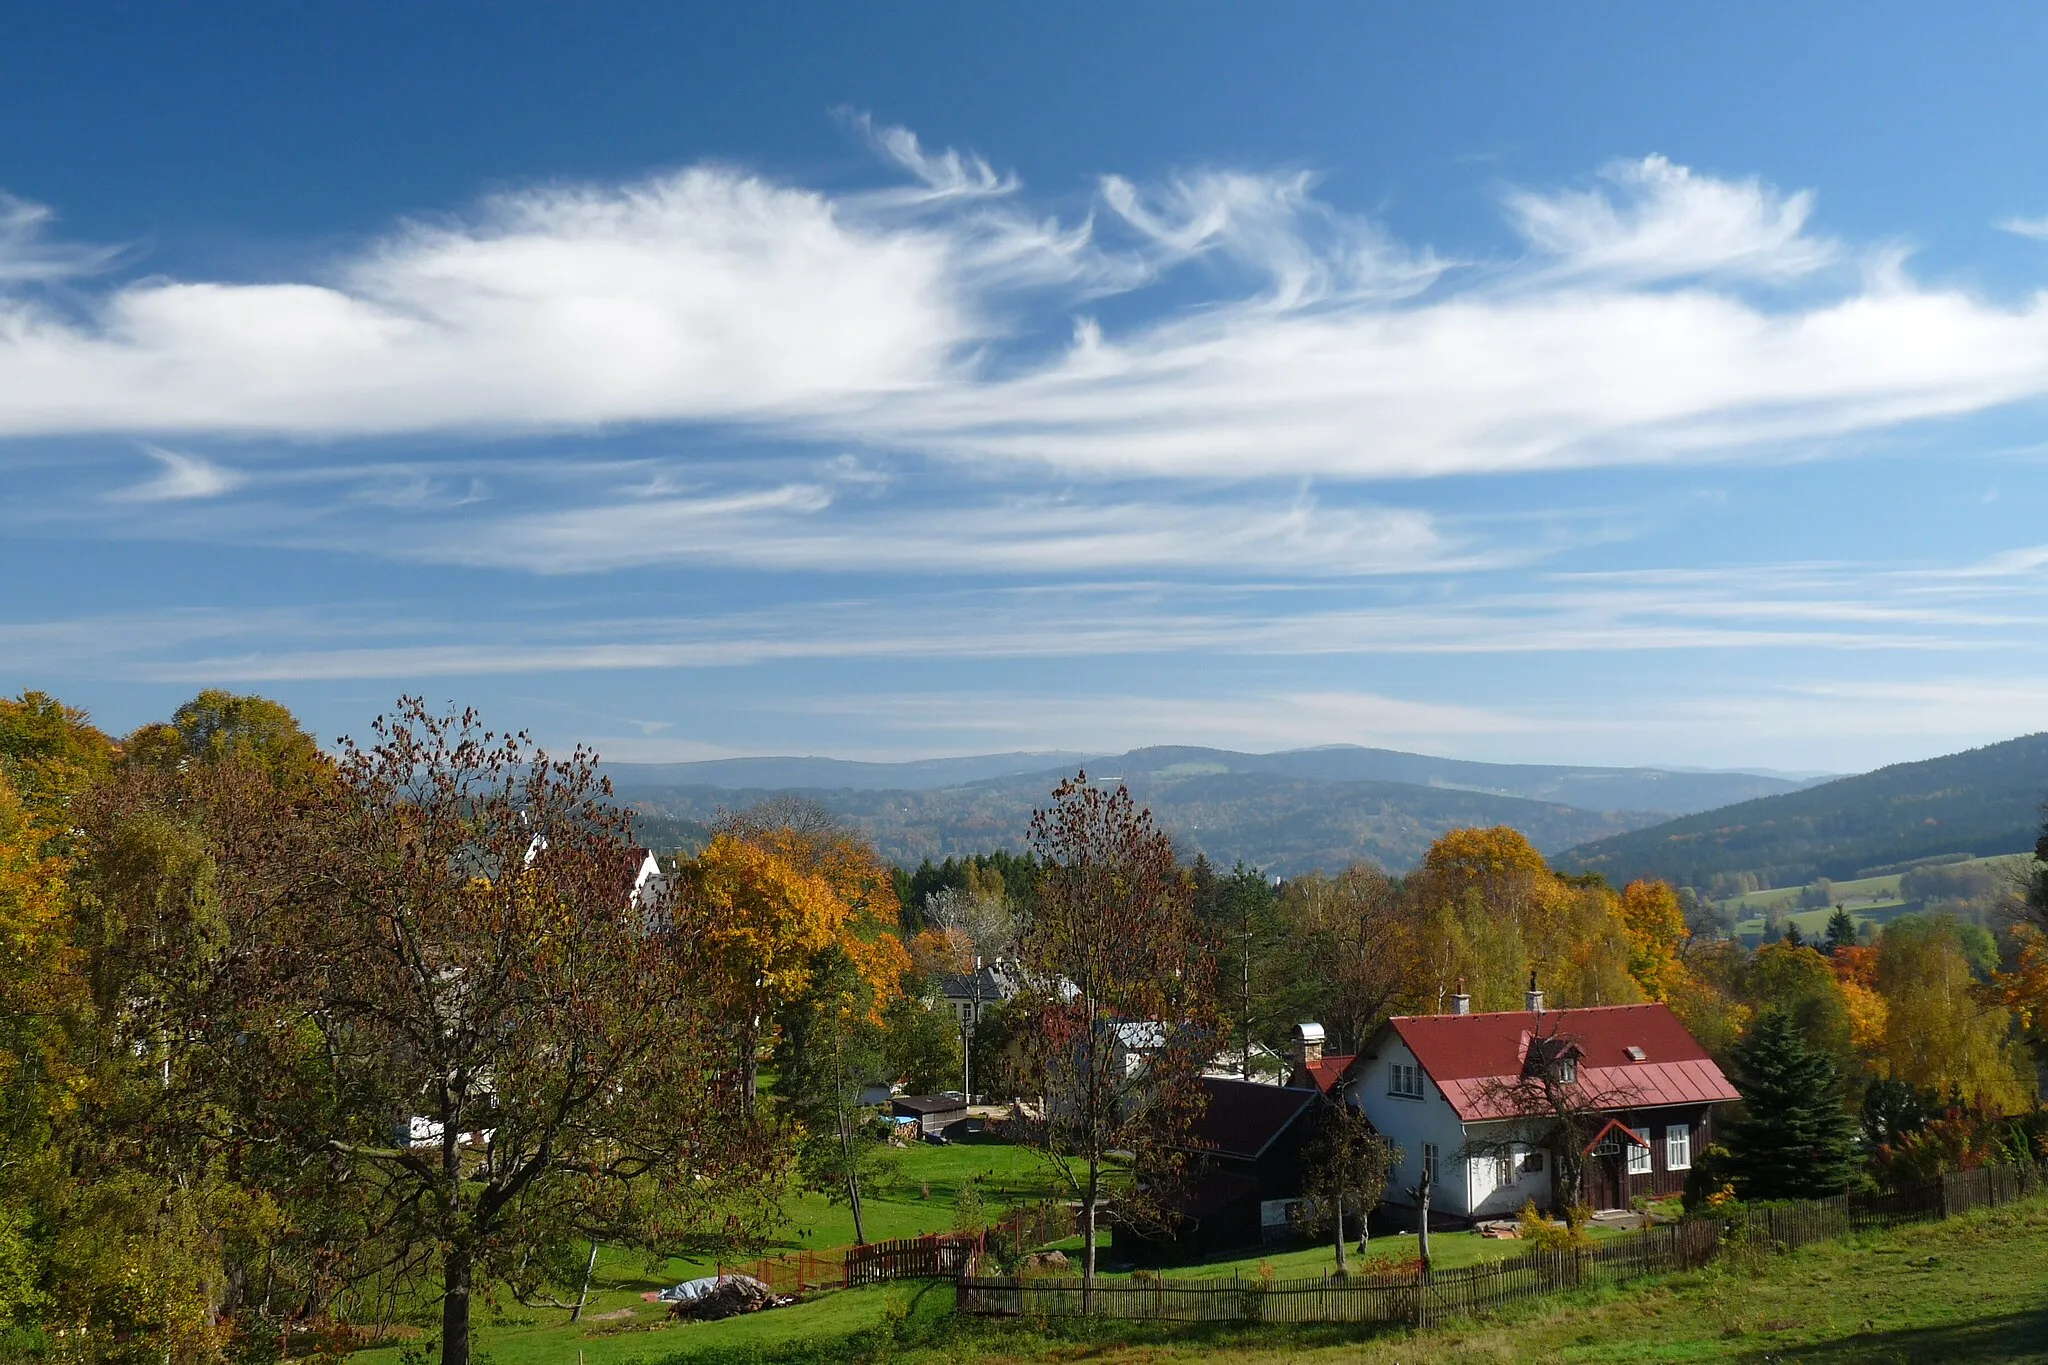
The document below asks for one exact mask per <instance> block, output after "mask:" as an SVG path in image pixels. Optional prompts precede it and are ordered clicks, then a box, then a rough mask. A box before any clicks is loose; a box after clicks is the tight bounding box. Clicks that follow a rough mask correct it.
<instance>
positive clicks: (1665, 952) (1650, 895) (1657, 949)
mask: <svg viewBox="0 0 2048 1365" xmlns="http://www.w3.org/2000/svg"><path fill="white" fill-rule="evenodd" d="M1620 909H1621V923H1622V928H1623V930H1624V931H1625V932H1626V933H1627V934H1628V973H1629V975H1630V976H1632V977H1634V978H1635V981H1636V985H1638V986H1640V987H1641V988H1642V991H1643V994H1644V995H1646V996H1648V997H1649V998H1650V999H1652V1000H1669V999H1670V998H1671V997H1672V995H1673V993H1674V992H1676V991H1678V990H1680V989H1681V987H1682V982H1681V978H1682V977H1683V976H1684V974H1685V964H1684V963H1683V962H1681V961H1680V960H1679V956H1678V954H1679V951H1680V950H1681V949H1682V948H1684V947H1685V941H1686V938H1687V937H1688V935H1687V933H1686V928H1685V912H1684V911H1682V910H1680V909H1679V907H1678V893H1677V892H1676V891H1673V890H1672V889H1671V885H1670V883H1668V882H1653V881H1633V882H1630V883H1629V884H1628V885H1627V886H1626V887H1624V888H1622V892H1621V906H1620Z"/></svg>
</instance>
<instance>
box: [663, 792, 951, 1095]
mask: <svg viewBox="0 0 2048 1365" xmlns="http://www.w3.org/2000/svg"><path fill="white" fill-rule="evenodd" d="M771 818H772V817H771ZM675 881H676V885H675V896H674V904H675V906H676V913H677V914H679V915H683V916H686V917H688V918H689V920H690V921H691V922H692V923H693V924H695V925H696V926H697V927H698V930H699V932H700V933H701V935H702V942H703V943H704V944H705V945H706V946H707V947H708V949H709V950H710V955H711V961H712V963H713V964H714V972H713V979H712V981H711V982H710V984H711V986H712V988H713V989H714V990H715V991H716V992H717V993H718V994H719V995H720V996H721V998H722V1000H723V1002H724V1004H725V1005H726V1006H727V1008H728V1011H729V1013H728V1022H729V1024H730V1026H731V1027H732V1029H733V1031H734V1035H735V1043H736V1045H737V1047H738V1049H739V1052H740V1062H741V1065H742V1067H743V1069H744V1071H745V1074H746V1077H747V1090H748V1094H749V1095H750V1096H751V1095H752V1093H753V1090H754V1084H755V1076H756V1070H757V1058H758V1056H759V1053H760V1048H761V1044H762V1042H763V1030H764V1028H765V1027H766V1024H767V1021H768V1019H769V1018H770V1017H771V1016H772V1015H773V1013H774V1011H775V1009H776V1007H777V1006H779V1005H781V1004H783V1003H786V1002H788V1001H791V1000H794V999H796V998H798V997H799V996H801V995H802V994H803V993H804V992H805V991H807V990H808V989H809V988H810V987H811V984H812V978H813V975H814V972H815V970H816V968H817V964H818V962H819V961H820V959H821V957H822V956H823V955H824V954H825V953H826V952H828V951H829V950H833V949H836V950H838V951H839V952H840V953H842V954H844V956H845V959H846V961H847V962H848V963H849V964H850V965H851V966H852V968H853V971H854V973H855V975H856V977H857V978H858V981H859V983H860V985H861V986H862V987H863V988H864V989H863V990H862V992H861V993H862V994H863V995H864V996H865V998H866V1001H867V1004H868V1008H869V1009H870V1010H871V1011H872V1013H873V1018H874V1022H876V1023H879V1022H880V1012H881V1010H882V1009H884V1008H885V1007H886V1006H887V1005H888V1003H889V1002H890V1001H892V1000H894V999H895V998H896V997H897V996H898V995H899V994H900V993H901V990H902V979H903V975H904V973H905V972H907V971H909V970H910V965H911V964H910V956H909V954H908V953H906V952H905V951H904V947H903V943H902V941H901V940H900V939H898V938H897V937H896V935H895V933H894V932H893V930H894V927H895V924H896V919H897V905H896V892H895V887H894V885H893V883H892V881H891V879H890V877H889V874H888V869H886V868H885V867H883V866H882V863H881V860H880V858H879V857H877V856H876V854H875V852H874V850H873V849H872V848H871V847H869V846H868V845H866V844H864V843H862V842H861V841H860V840H859V839H857V838H856V837H854V836H853V835H852V834H850V833H848V832H846V831H843V830H839V829H837V828H834V827H829V826H821V825H819V824H817V823H815V822H807V823H797V822H794V821H792V822H787V823H770V822H769V819H767V818H753V819H750V818H748V817H745V816H742V817H739V818H737V819H734V820H731V821H728V822H727V828H726V829H724V830H722V831H721V832H720V833H718V834H717V835H716V836H714V837H713V838H712V840H711V843H710V844H709V845H708V846H707V847H706V848H705V849H704V851H703V852H702V853H700V854H699V855H698V856H697V857H695V858H692V859H689V860H687V861H685V862H684V863H682V864H681V865H680V866H679V867H678V868H677V870H676V879H675Z"/></svg>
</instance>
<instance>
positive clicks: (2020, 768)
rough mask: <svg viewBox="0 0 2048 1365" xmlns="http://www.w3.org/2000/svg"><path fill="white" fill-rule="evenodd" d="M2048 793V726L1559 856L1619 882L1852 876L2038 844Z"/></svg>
mask: <svg viewBox="0 0 2048 1365" xmlns="http://www.w3.org/2000/svg"><path fill="white" fill-rule="evenodd" d="M2044 796H2048V733H2044V734H2035V735H2026V736H2022V737H2021V738H2019V739H2010V740H2006V741H2005V742H2003V743H2001V744H1990V745H1986V746H1985V747H1984V748H1981V749H1971V750H1968V751H1967V752H1964V753H1960V754H1949V755H1946V756H1944V757H1941V758H1930V759H1924V760H1922V761H1920V762H1917V763H1896V764H1893V765H1892V766H1891V767H1889V768H1879V769H1878V770H1876V771H1875V772H1868V773H1862V774H1859V775H1857V776H1855V777H1842V778H1837V779H1835V780H1834V781H1832V782H1825V783H1822V784H1820V785H1818V786H1814V787H1809V788H1806V789H1805V790H1802V791H1796V792H1787V793H1784V794H1782V795H1778V796H1767V797H1763V798H1761V799H1758V800H1754V801H1744V802H1741V803H1739V804H1736V805H1732V806H1727V807H1724V808H1722V809H1719V810H1710V811H1705V812H1702V813H1699V814H1694V815H1687V816H1684V817H1682V818H1680V819H1676V820H1670V821H1666V822H1665V823H1663V824H1658V825H1652V826H1649V827H1647V828H1641V829H1636V830H1632V831H1630V832H1628V833H1624V834H1617V835H1611V836H1609V837H1607V838H1604V839H1600V840H1596V841H1594V842H1592V843H1588V844H1585V845H1583V846H1581V847H1578V848H1573V849H1568V850H1566V851H1565V852H1563V853H1561V854H1559V855H1558V856H1557V857H1556V858H1554V859H1552V861H1553V862H1554V863H1555V864H1556V865H1557V866H1559V867H1560V868H1564V869H1567V870H1575V871H1576V870H1583V871H1593V872H1600V873H1602V874H1604V875H1605V876H1606V877H1607V879H1608V880H1609V881H1612V882H1616V883H1620V882H1625V881H1629V880H1631V879H1633V878H1636V877H1662V878H1665V879H1666V880H1668V881H1670V882H1672V883H1674V884H1675V885H1680V886H1697V887H1700V888H1703V889H1714V888H1715V886H1716V880H1715V879H1716V878H1717V877H1719V878H1721V881H1722V885H1724V886H1725V884H1726V882H1727V881H1728V879H1729V878H1731V877H1732V876H1733V875H1734V874H1737V873H1742V872H1753V873H1755V874H1757V876H1758V878H1759V879H1760V880H1761V883H1762V884H1763V885H1766V886H1797V885H1800V884H1802V883H1805V882H1809V881H1811V880H1813V879H1814V878H1815V877H1828V878H1831V879H1834V880H1838V881H1839V880H1843V879H1846V878H1852V877H1855V876H1856V875H1858V874H1859V873H1862V872H1864V871H1866V870H1868V869H1872V868H1879V867H1887V866H1890V867H1896V866H1897V865H1899V864H1903V863H1909V862H1912V861H1914V860H1916V859H1921V858H1931V857H1937V856H1939V855H1942V854H1950V853H1969V854H1975V855H1977V856H1979V857H1984V856H1989V855H1991V854H1998V853H2018V852H2022V851H2025V850H2027V849H2031V848H2032V847H2033V846H2034V841H2035V839H2036V838H2037V837H2039V835H2040V832H2041V816H2042V805H2041V803H2042V798H2043V797H2044Z"/></svg>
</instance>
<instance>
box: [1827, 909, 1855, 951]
mask: <svg viewBox="0 0 2048 1365" xmlns="http://www.w3.org/2000/svg"><path fill="white" fill-rule="evenodd" d="M1855 943H1856V920H1855V918H1854V917H1853V916H1852V915H1850V913H1849V909H1848V907H1847V906H1842V905H1838V906H1836V907H1835V913H1834V914H1832V915H1829V916H1828V951H1829V952H1831V953H1832V952H1833V951H1835V949H1837V948H1849V947H1854V946H1855Z"/></svg>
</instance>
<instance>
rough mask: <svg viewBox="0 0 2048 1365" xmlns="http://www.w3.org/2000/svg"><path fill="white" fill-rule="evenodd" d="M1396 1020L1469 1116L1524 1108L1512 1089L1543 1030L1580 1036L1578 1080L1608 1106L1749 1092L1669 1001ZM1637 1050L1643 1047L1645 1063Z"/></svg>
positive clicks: (1713, 1099) (1575, 1039)
mask: <svg viewBox="0 0 2048 1365" xmlns="http://www.w3.org/2000/svg"><path fill="white" fill-rule="evenodd" d="M1387 1027H1388V1028H1389V1029H1391V1030H1392V1031H1393V1032H1394V1033H1395V1034H1397V1035H1399V1037H1400V1039H1401V1041H1402V1042H1403V1043H1406V1044H1407V1045H1408V1050H1409V1051H1410V1052H1413V1053H1414V1054H1415V1060H1416V1061H1418V1062H1420V1063H1421V1064H1422V1069H1423V1070H1424V1071H1426V1072H1428V1073H1429V1077H1430V1079H1431V1080H1433V1081H1435V1082H1436V1084H1437V1088H1438V1089H1439V1090H1441V1091H1443V1095H1444V1098H1445V1099H1446V1100H1448V1101H1450V1105H1451V1108H1453V1109H1454V1110H1456V1111H1457V1114H1458V1117H1459V1118H1461V1119H1463V1120H1465V1121H1466V1122H1468V1123H1470V1122H1474V1121H1477V1120H1484V1119H1496V1118H1507V1117H1510V1116H1512V1115H1513V1114H1514V1113H1515V1112H1516V1110H1515V1108H1514V1106H1513V1097H1512V1096H1510V1095H1506V1094H1503V1093H1502V1091H1503V1087H1504V1086H1506V1085H1510V1084H1512V1083H1514V1082H1515V1081H1517V1080H1518V1079H1520V1077H1521V1076H1522V1074H1523V1060H1524V1058H1526V1057H1527V1055H1528V1050H1529V1043H1530V1041H1531V1040H1532V1039H1537V1038H1554V1039H1556V1040H1558V1041H1560V1042H1563V1041H1566V1040H1569V1041H1570V1042H1572V1043H1575V1044H1577V1046H1578V1052H1579V1066H1578V1087H1579V1089H1580V1090H1581V1091H1582V1092H1583V1093H1584V1094H1585V1096H1586V1097H1587V1098H1588V1099H1589V1100H1590V1101H1591V1102H1592V1103H1593V1104H1594V1105H1595V1107H1597V1108H1600V1109H1603V1110H1616V1111H1620V1110H1628V1109H1649V1108H1655V1107H1657V1106H1660V1105H1668V1104H1713V1103H1719V1102H1720V1101H1723V1100H1733V1099H1738V1098H1740V1096H1739V1095H1738V1094H1737V1093H1736V1090H1735V1087H1734V1086H1732V1085H1730V1084H1729V1083H1728V1078H1727V1077H1726V1076H1724V1075H1722V1074H1721V1068H1720V1067H1718V1066H1716V1065H1715V1064H1714V1060H1713V1058H1711V1057H1709V1056H1708V1055H1707V1050H1706V1049H1705V1048H1703V1047H1701V1046H1700V1045H1699V1041H1698V1040H1697V1039H1695V1038H1694V1037H1693V1036H1692V1034H1690V1033H1688V1032H1687V1031H1686V1028H1685V1025H1683V1024H1681V1023H1679V1022H1678V1018H1677V1016H1676V1015H1674V1014H1672V1013H1671V1010H1670V1008H1669V1007H1667V1006H1665V1005H1658V1004H1651V1005H1605V1006H1596V1007H1593V1008H1588V1009H1559V1010H1544V1011H1543V1012H1541V1013H1535V1012H1532V1011H1529V1010H1504V1011H1501V1012H1498V1013H1493V1014H1427V1015H1407V1016H1397V1017H1395V1018H1393V1019H1390V1020H1388V1021H1387ZM1630 1048H1639V1049H1641V1051H1642V1054H1643V1058H1642V1060H1641V1061H1636V1060H1635V1059H1634V1058H1633V1057H1632V1056H1631V1055H1630V1053H1629V1049H1630Z"/></svg>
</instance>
